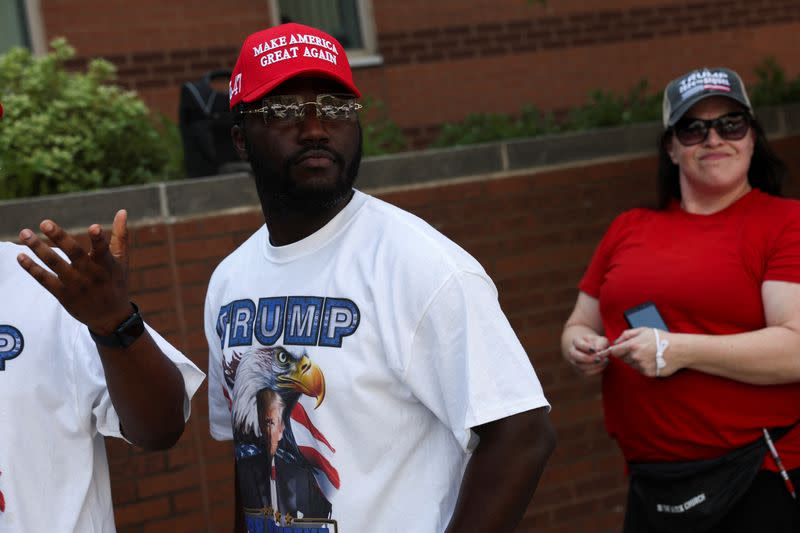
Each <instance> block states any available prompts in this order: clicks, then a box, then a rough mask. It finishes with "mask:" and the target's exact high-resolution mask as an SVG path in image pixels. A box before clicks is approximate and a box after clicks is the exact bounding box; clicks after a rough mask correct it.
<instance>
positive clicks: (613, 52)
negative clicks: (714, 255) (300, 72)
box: [41, 0, 800, 144]
mask: <svg viewBox="0 0 800 533" xmlns="http://www.w3.org/2000/svg"><path fill="white" fill-rule="evenodd" d="M41 4H42V18H43V19H44V25H45V34H46V36H47V38H48V39H50V38H53V37H55V36H60V35H63V36H66V37H68V38H69V40H70V41H71V42H72V43H73V44H74V45H75V46H76V48H77V49H78V52H79V55H80V57H79V58H78V60H77V61H76V62H75V66H80V65H82V64H84V63H85V62H86V60H87V59H88V58H90V57H95V56H104V57H107V58H108V59H110V60H111V61H113V62H114V63H115V64H117V65H118V67H119V72H120V82H121V83H122V84H123V85H125V86H126V87H129V88H132V89H136V90H137V91H139V93H140V94H141V95H142V97H143V98H144V99H145V100H146V101H147V102H148V103H149V104H150V105H151V106H152V107H153V108H154V109H156V110H158V111H161V112H163V113H166V114H167V115H168V116H170V117H173V118H176V117H177V104H178V94H179V88H180V85H181V84H182V83H183V82H185V81H188V80H193V79H196V78H198V77H200V76H201V75H202V74H204V73H205V72H207V71H208V70H210V69H215V68H230V67H232V66H233V63H234V62H235V58H236V55H237V53H238V51H239V48H240V46H241V42H242V40H243V38H244V36H246V35H247V34H249V33H251V32H252V31H256V30H258V29H261V28H263V27H265V26H266V25H268V24H269V22H270V21H269V16H268V15H269V9H268V2H267V1H265V0H232V1H230V2H224V3H220V2H218V1H215V0H197V1H193V2H161V1H157V0H139V1H137V2H107V1H101V0H60V1H59V0H42V2H41ZM372 4H373V11H374V18H375V26H376V28H377V41H378V52H379V53H380V54H382V55H383V58H384V63H383V65H381V66H378V67H370V68H361V69H357V71H356V73H355V76H356V81H357V83H358V84H359V86H360V88H361V89H362V92H364V94H366V95H370V96H373V97H375V98H377V99H379V100H382V101H384V102H385V103H386V104H387V109H388V111H389V113H390V116H391V117H392V118H393V119H394V120H395V121H396V122H397V123H398V124H399V125H400V126H401V127H403V128H404V129H405V130H406V132H407V133H408V134H409V135H410V136H411V137H412V138H413V139H415V142H416V143H417V144H424V143H425V142H426V141H427V140H429V139H430V138H431V136H432V135H433V134H434V133H435V132H436V131H437V130H438V128H439V126H440V124H441V123H442V122H444V121H454V120H459V119H461V118H463V117H464V116H466V115H467V114H468V113H471V112H480V111H482V112H503V113H516V112H519V111H520V110H521V109H522V107H523V106H524V105H526V104H528V105H535V106H537V107H539V108H540V109H543V110H547V111H562V110H564V109H567V108H569V107H573V106H576V105H580V104H582V103H584V102H585V101H586V98H587V95H588V94H589V92H590V91H592V90H595V89H606V90H612V91H614V92H616V93H620V94H621V93H625V92H627V91H628V90H629V89H630V88H631V87H632V86H633V85H634V84H636V83H637V82H638V81H639V80H641V79H647V80H649V82H650V87H651V88H652V89H653V92H656V91H658V90H660V89H661V88H662V87H663V86H664V85H665V84H666V82H667V81H669V80H670V79H671V78H673V77H675V76H677V75H678V74H680V73H682V72H684V71H686V70H689V69H691V68H694V67H698V66H703V65H707V66H717V65H725V66H729V67H732V68H734V69H736V70H738V71H739V72H740V73H741V74H742V76H743V77H744V79H745V81H746V82H749V81H752V80H753V79H754V74H753V68H754V67H755V66H756V65H757V64H759V63H760V62H761V61H763V60H764V59H765V58H766V57H768V56H772V57H774V58H775V59H776V60H777V61H778V63H779V64H780V65H782V66H783V68H784V69H785V70H786V72H787V74H788V75H789V76H791V77H795V76H797V75H798V74H800V57H798V55H797V54H796V53H795V48H796V43H797V40H796V39H797V37H796V36H797V35H798V34H799V33H800V3H798V2H797V1H796V0H760V1H758V2H754V1H751V0H705V1H697V0H613V1H606V2H602V7H599V8H598V7H589V6H591V5H592V3H590V2H586V1H584V0H558V1H548V2H546V4H545V5H544V6H543V5H541V4H540V3H539V2H536V1H533V0H530V1H529V0H439V1H437V2H429V1H426V0H409V1H406V2H395V1H391V0H373V2H372Z"/></svg>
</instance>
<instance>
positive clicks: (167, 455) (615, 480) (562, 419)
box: [108, 135, 800, 533]
mask: <svg viewBox="0 0 800 533" xmlns="http://www.w3.org/2000/svg"><path fill="white" fill-rule="evenodd" d="M798 146H800V136H797V135H795V136H793V137H788V138H784V139H782V140H779V141H776V142H775V147H776V148H777V149H778V152H779V154H780V155H781V156H782V157H783V158H784V159H785V160H786V161H788V162H789V164H790V167H791V169H792V171H793V173H794V175H798V173H800V150H798V149H797V147H798ZM654 172H655V158H654V157H653V156H652V155H647V156H640V157H629V158H623V159H616V160H612V161H606V162H592V163H584V164H580V165H572V166H569V167H567V168H560V169H552V168H551V169H550V170H547V169H542V170H538V171H533V170H532V171H530V172H526V173H522V174H517V175H515V176H510V177H505V178H495V179H480V180H473V181H467V182H463V181H461V182H458V181H457V182H453V183H450V184H447V183H439V184H438V185H429V186H424V187H420V186H417V187H413V188H402V189H397V190H394V191H387V192H383V193H380V194H379V196H380V197H381V198H383V199H385V200H387V201H389V202H391V203H393V204H396V205H398V206H400V207H402V208H404V209H407V210H409V211H411V212H413V213H415V214H417V215H419V216H421V217H422V218H424V219H425V220H427V221H429V222H430V223H431V224H433V225H434V226H435V227H437V228H438V229H439V230H441V231H442V232H443V233H444V234H446V235H448V236H449V237H451V238H453V239H454V240H456V241H457V242H459V243H460V244H461V245H462V246H464V248H466V250H467V251H469V252H470V253H472V254H473V255H474V256H475V257H476V258H477V259H478V260H479V261H480V262H481V263H482V264H483V265H484V267H485V268H486V270H487V271H488V272H489V274H490V275H491V276H492V278H493V279H494V280H495V282H496V284H497V287H498V290H499V294H500V302H501V305H502V307H503V309H504V310H505V312H506V313H507V315H508V317H509V320H510V322H511V324H512V326H513V327H514V329H515V331H516V332H517V334H518V335H519V337H520V339H521V341H522V343H523V345H524V346H525V348H526V350H527V351H528V353H529V354H530V356H531V359H532V361H533V364H534V366H535V368H536V371H537V373H538V375H539V378H540V380H541V382H542V384H543V386H544V390H545V393H546V394H547V396H548V398H549V400H550V401H551V403H552V405H553V410H552V413H551V418H552V420H553V422H554V424H555V426H556V429H557V432H558V436H559V444H558V447H557V449H556V452H555V454H554V456H553V457H552V458H551V460H550V462H549V463H548V465H547V468H546V471H545V473H544V476H543V478H542V480H541V482H540V484H539V489H538V491H537V493H536V495H535V497H534V500H533V502H532V504H531V506H530V507H529V509H528V512H527V514H526V516H525V519H524V521H523V523H522V525H521V527H520V528H519V529H518V531H521V532H528V531H534V530H535V531H537V532H539V533H543V532H544V533H561V532H578V531H579V532H584V533H605V532H616V531H619V529H620V525H621V520H622V513H623V509H624V502H625V496H626V488H625V479H624V474H623V462H622V459H621V456H620V454H619V451H618V450H617V448H616V446H615V444H614V443H613V442H612V441H611V440H610V439H609V438H608V437H607V435H606V434H605V431H604V429H603V421H602V411H601V403H600V402H601V398H600V388H599V380H598V379H582V378H580V377H578V376H577V375H576V374H575V373H574V372H573V370H572V369H571V368H570V367H569V366H568V365H567V364H566V363H564V362H563V361H562V358H561V355H560V352H559V336H560V332H561V327H562V325H563V322H564V320H565V319H566V317H567V315H568V314H569V312H570V310H571V308H572V305H573V304H574V301H575V298H576V295H577V292H576V285H577V282H578V279H579V277H580V276H581V274H582V272H583V270H584V268H585V266H586V264H587V262H588V260H589V258H590V256H591V253H592V251H593V249H594V247H595V245H596V244H597V242H598V241H599V239H600V237H601V235H602V234H603V232H604V231H605V228H606V227H607V225H608V224H609V222H610V221H611V220H612V219H613V217H614V216H616V215H617V214H619V213H620V212H621V211H623V210H624V209H628V208H631V207H634V206H639V205H643V204H648V203H652V202H653V200H654V197H655V193H654ZM620 191H625V193H624V194H620ZM787 192H788V195H789V196H792V197H795V198H800V185H798V184H797V183H794V184H790V187H789V188H788V190H787ZM476 214H477V215H478V216H476ZM261 223H262V216H261V213H260V211H259V210H258V209H243V210H242V209H239V210H234V211H230V212H226V213H216V214H207V215H199V216H195V217H193V218H191V219H185V220H173V221H168V222H157V223H152V222H151V223H147V222H143V223H140V224H139V225H137V226H136V228H135V229H134V230H133V235H132V250H131V254H132V263H131V279H132V283H133V298H135V300H136V301H137V302H138V304H139V305H140V307H141V309H142V310H143V312H144V314H145V316H146V317H147V319H148V321H150V322H151V323H152V324H154V325H155V326H156V327H157V328H159V330H160V331H161V332H162V333H164V334H165V336H166V337H167V338H168V339H169V340H170V341H171V342H173V343H174V344H175V345H177V346H178V347H180V348H181V349H183V350H184V351H185V352H186V353H187V354H188V355H189V356H190V357H191V358H192V360H194V361H195V362H196V363H197V364H198V365H199V366H201V368H204V369H205V368H206V367H207V349H206V341H205V339H204V334H203V327H202V316H203V313H202V306H203V300H204V296H205V290H206V285H207V282H208V279H209V277H210V275H211V272H212V270H213V268H214V267H215V265H216V264H217V263H218V262H219V261H220V260H221V259H222V258H223V257H224V256H225V255H226V254H228V253H229V252H231V251H232V250H233V249H234V248H235V247H236V246H237V245H238V244H240V243H241V242H243V241H244V240H245V239H246V238H247V237H248V236H249V235H250V234H251V233H252V232H253V231H254V230H255V229H256V228H257V227H259V226H260V224H261ZM206 394H207V390H206V388H205V385H204V386H203V388H202V389H201V390H200V391H199V393H198V395H197V397H196V398H195V400H194V402H193V406H192V409H193V412H192V418H191V420H190V422H189V424H188V426H187V429H186V432H185V434H184V435H183V437H182V438H181V440H180V442H179V443H178V445H177V446H176V447H175V448H174V449H172V450H169V451H166V452H162V453H144V452H141V451H137V450H134V449H132V448H130V447H129V446H127V445H126V444H124V443H122V442H120V441H116V440H109V442H108V452H109V457H110V464H111V474H112V476H111V477H112V492H113V497H114V502H115V513H116V519H117V524H118V528H119V531H120V533H167V532H169V533H180V532H228V531H230V528H231V521H232V517H233V507H232V502H233V454H232V448H231V445H230V444H229V443H226V442H223V443H220V442H215V441H213V440H212V439H211V438H210V437H209V433H208V411H207V402H206Z"/></svg>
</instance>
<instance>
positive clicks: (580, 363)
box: [564, 333, 609, 376]
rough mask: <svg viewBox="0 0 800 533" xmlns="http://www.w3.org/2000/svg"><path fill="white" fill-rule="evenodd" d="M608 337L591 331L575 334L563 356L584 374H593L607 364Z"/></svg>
mask: <svg viewBox="0 0 800 533" xmlns="http://www.w3.org/2000/svg"><path fill="white" fill-rule="evenodd" d="M608 346H609V344H608V339H607V338H605V337H603V336H600V335H597V334H593V333H588V334H584V335H579V336H576V337H574V338H573V339H572V345H571V346H570V347H569V349H568V350H567V351H566V353H565V354H564V358H565V359H566V360H567V361H568V362H569V363H570V364H571V365H572V367H573V368H575V369H576V370H577V371H578V372H579V373H581V374H582V375H584V376H594V375H595V374H599V373H600V372H602V371H603V369H604V368H605V367H606V365H607V364H608V356H607V354H606V353H605V350H606V349H607V348H608Z"/></svg>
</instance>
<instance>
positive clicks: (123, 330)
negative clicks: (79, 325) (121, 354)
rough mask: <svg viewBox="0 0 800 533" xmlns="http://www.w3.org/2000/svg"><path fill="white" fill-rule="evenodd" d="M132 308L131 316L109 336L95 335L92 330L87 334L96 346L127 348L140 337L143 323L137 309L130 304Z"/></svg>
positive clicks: (142, 331) (133, 304)
mask: <svg viewBox="0 0 800 533" xmlns="http://www.w3.org/2000/svg"><path fill="white" fill-rule="evenodd" d="M131 305H132V306H133V309H134V311H133V314H132V315H131V316H129V317H128V318H127V319H126V320H125V322H123V323H122V324H120V325H119V327H118V328H117V329H115V330H114V333H112V334H111V335H95V334H94V333H92V330H89V334H90V335H91V336H92V339H94V341H95V342H96V343H97V344H100V345H102V346H108V347H110V348H127V347H128V346H130V345H131V344H133V342H134V341H135V340H136V339H138V338H139V337H141V336H142V333H144V321H143V320H142V315H140V314H139V308H138V307H137V306H136V304H135V303H133V302H131Z"/></svg>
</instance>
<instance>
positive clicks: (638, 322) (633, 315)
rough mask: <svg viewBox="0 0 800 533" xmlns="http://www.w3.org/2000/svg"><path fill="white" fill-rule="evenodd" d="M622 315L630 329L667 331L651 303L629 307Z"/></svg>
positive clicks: (665, 325) (659, 314)
mask: <svg viewBox="0 0 800 533" xmlns="http://www.w3.org/2000/svg"><path fill="white" fill-rule="evenodd" d="M624 314H625V320H627V321H628V325H629V326H630V327H632V328H657V329H661V330H664V331H669V328H667V324H666V323H664V319H663V318H661V313H659V312H658V309H657V308H656V306H655V304H654V303H652V302H645V303H643V304H641V305H637V306H636V307H631V308H630V309H627V310H626V311H625V312H624Z"/></svg>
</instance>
